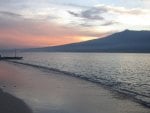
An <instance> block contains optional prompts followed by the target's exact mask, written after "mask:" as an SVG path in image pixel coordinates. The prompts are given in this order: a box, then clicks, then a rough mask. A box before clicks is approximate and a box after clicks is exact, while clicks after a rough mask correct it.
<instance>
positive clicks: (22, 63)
mask: <svg viewBox="0 0 150 113" xmlns="http://www.w3.org/2000/svg"><path fill="white" fill-rule="evenodd" d="M7 62H9V63H14V64H20V65H24V66H30V67H33V68H37V69H44V70H47V71H54V72H58V73H60V74H65V75H66V76H69V77H75V78H77V79H81V80H85V81H88V82H91V83H94V84H97V85H99V86H100V87H103V88H105V89H106V90H109V91H112V93H117V94H118V95H123V96H125V97H128V99H130V100H132V101H134V102H136V103H139V104H141V105H142V106H144V107H147V108H150V103H149V102H146V101H143V100H141V99H138V98H135V97H134V95H135V92H131V93H130V94H129V93H127V92H121V91H120V90H117V89H112V88H111V87H110V86H109V85H105V84H102V83H100V82H97V81H93V80H92V79H89V78H86V77H84V76H81V75H75V74H73V73H69V72H65V71H61V70H58V69H54V68H49V67H45V66H39V65H35V64H30V63H24V62H17V61H7ZM136 95H138V94H136ZM138 96H140V95H138Z"/></svg>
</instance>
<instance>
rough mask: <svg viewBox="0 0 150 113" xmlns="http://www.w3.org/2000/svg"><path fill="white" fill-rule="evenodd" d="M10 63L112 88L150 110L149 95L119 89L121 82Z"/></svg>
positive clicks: (23, 63) (43, 67)
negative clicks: (58, 73)
mask: <svg viewBox="0 0 150 113" xmlns="http://www.w3.org/2000/svg"><path fill="white" fill-rule="evenodd" d="M9 62H13V63H17V64H22V65H26V66H31V67H35V68H41V69H46V70H50V71H55V72H60V73H63V74H65V75H68V76H72V77H78V78H80V79H84V80H86V81H90V82H93V83H98V84H101V85H105V86H108V87H110V88H111V89H112V90H114V91H117V92H119V93H122V94H125V95H127V96H130V97H132V99H134V100H135V101H136V102H138V103H140V104H142V105H144V106H146V107H149V108H150V96H149V95H147V94H145V95H144V94H140V93H138V92H135V91H131V90H129V89H128V88H123V87H119V86H120V85H121V84H123V83H121V82H115V81H111V82H110V80H107V79H104V78H100V77H96V76H93V77H88V76H84V75H80V74H75V73H71V72H67V71H62V70H59V69H56V68H50V67H46V66H41V65H36V64H32V63H26V62H18V61H9Z"/></svg>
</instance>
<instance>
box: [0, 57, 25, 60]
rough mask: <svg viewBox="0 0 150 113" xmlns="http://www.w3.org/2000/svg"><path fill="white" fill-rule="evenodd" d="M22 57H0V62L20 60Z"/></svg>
mask: <svg viewBox="0 0 150 113" xmlns="http://www.w3.org/2000/svg"><path fill="white" fill-rule="evenodd" d="M22 59H23V57H0V60H22Z"/></svg>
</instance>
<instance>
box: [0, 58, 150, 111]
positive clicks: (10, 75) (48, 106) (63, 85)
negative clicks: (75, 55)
mask: <svg viewBox="0 0 150 113" xmlns="http://www.w3.org/2000/svg"><path fill="white" fill-rule="evenodd" d="M0 87H1V88H2V89H3V91H6V92H8V93H10V94H12V95H14V96H15V97H18V98H20V99H22V100H24V101H25V103H26V104H27V105H28V106H30V107H31V109H32V110H33V113H149V112H150V109H149V108H146V107H144V106H141V105H140V104H138V103H135V102H133V101H132V100H130V99H129V98H128V97H124V96H122V95H118V94H115V93H113V92H112V91H109V90H107V89H105V88H103V87H101V86H100V85H97V84H94V83H90V82H88V81H85V80H80V79H78V78H74V77H69V76H66V75H64V74H62V73H58V72H54V71H48V70H44V69H40V68H33V67H30V66H24V65H21V64H14V63H7V62H2V61H1V62H0Z"/></svg>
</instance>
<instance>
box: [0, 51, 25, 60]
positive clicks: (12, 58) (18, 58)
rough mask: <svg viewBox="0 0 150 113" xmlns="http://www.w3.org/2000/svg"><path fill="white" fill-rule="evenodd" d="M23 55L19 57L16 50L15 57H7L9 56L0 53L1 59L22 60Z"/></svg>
mask: <svg viewBox="0 0 150 113" xmlns="http://www.w3.org/2000/svg"><path fill="white" fill-rule="evenodd" d="M22 59H23V57H18V56H17V53H16V50H15V56H14V57H7V56H1V54H0V60H22Z"/></svg>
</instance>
